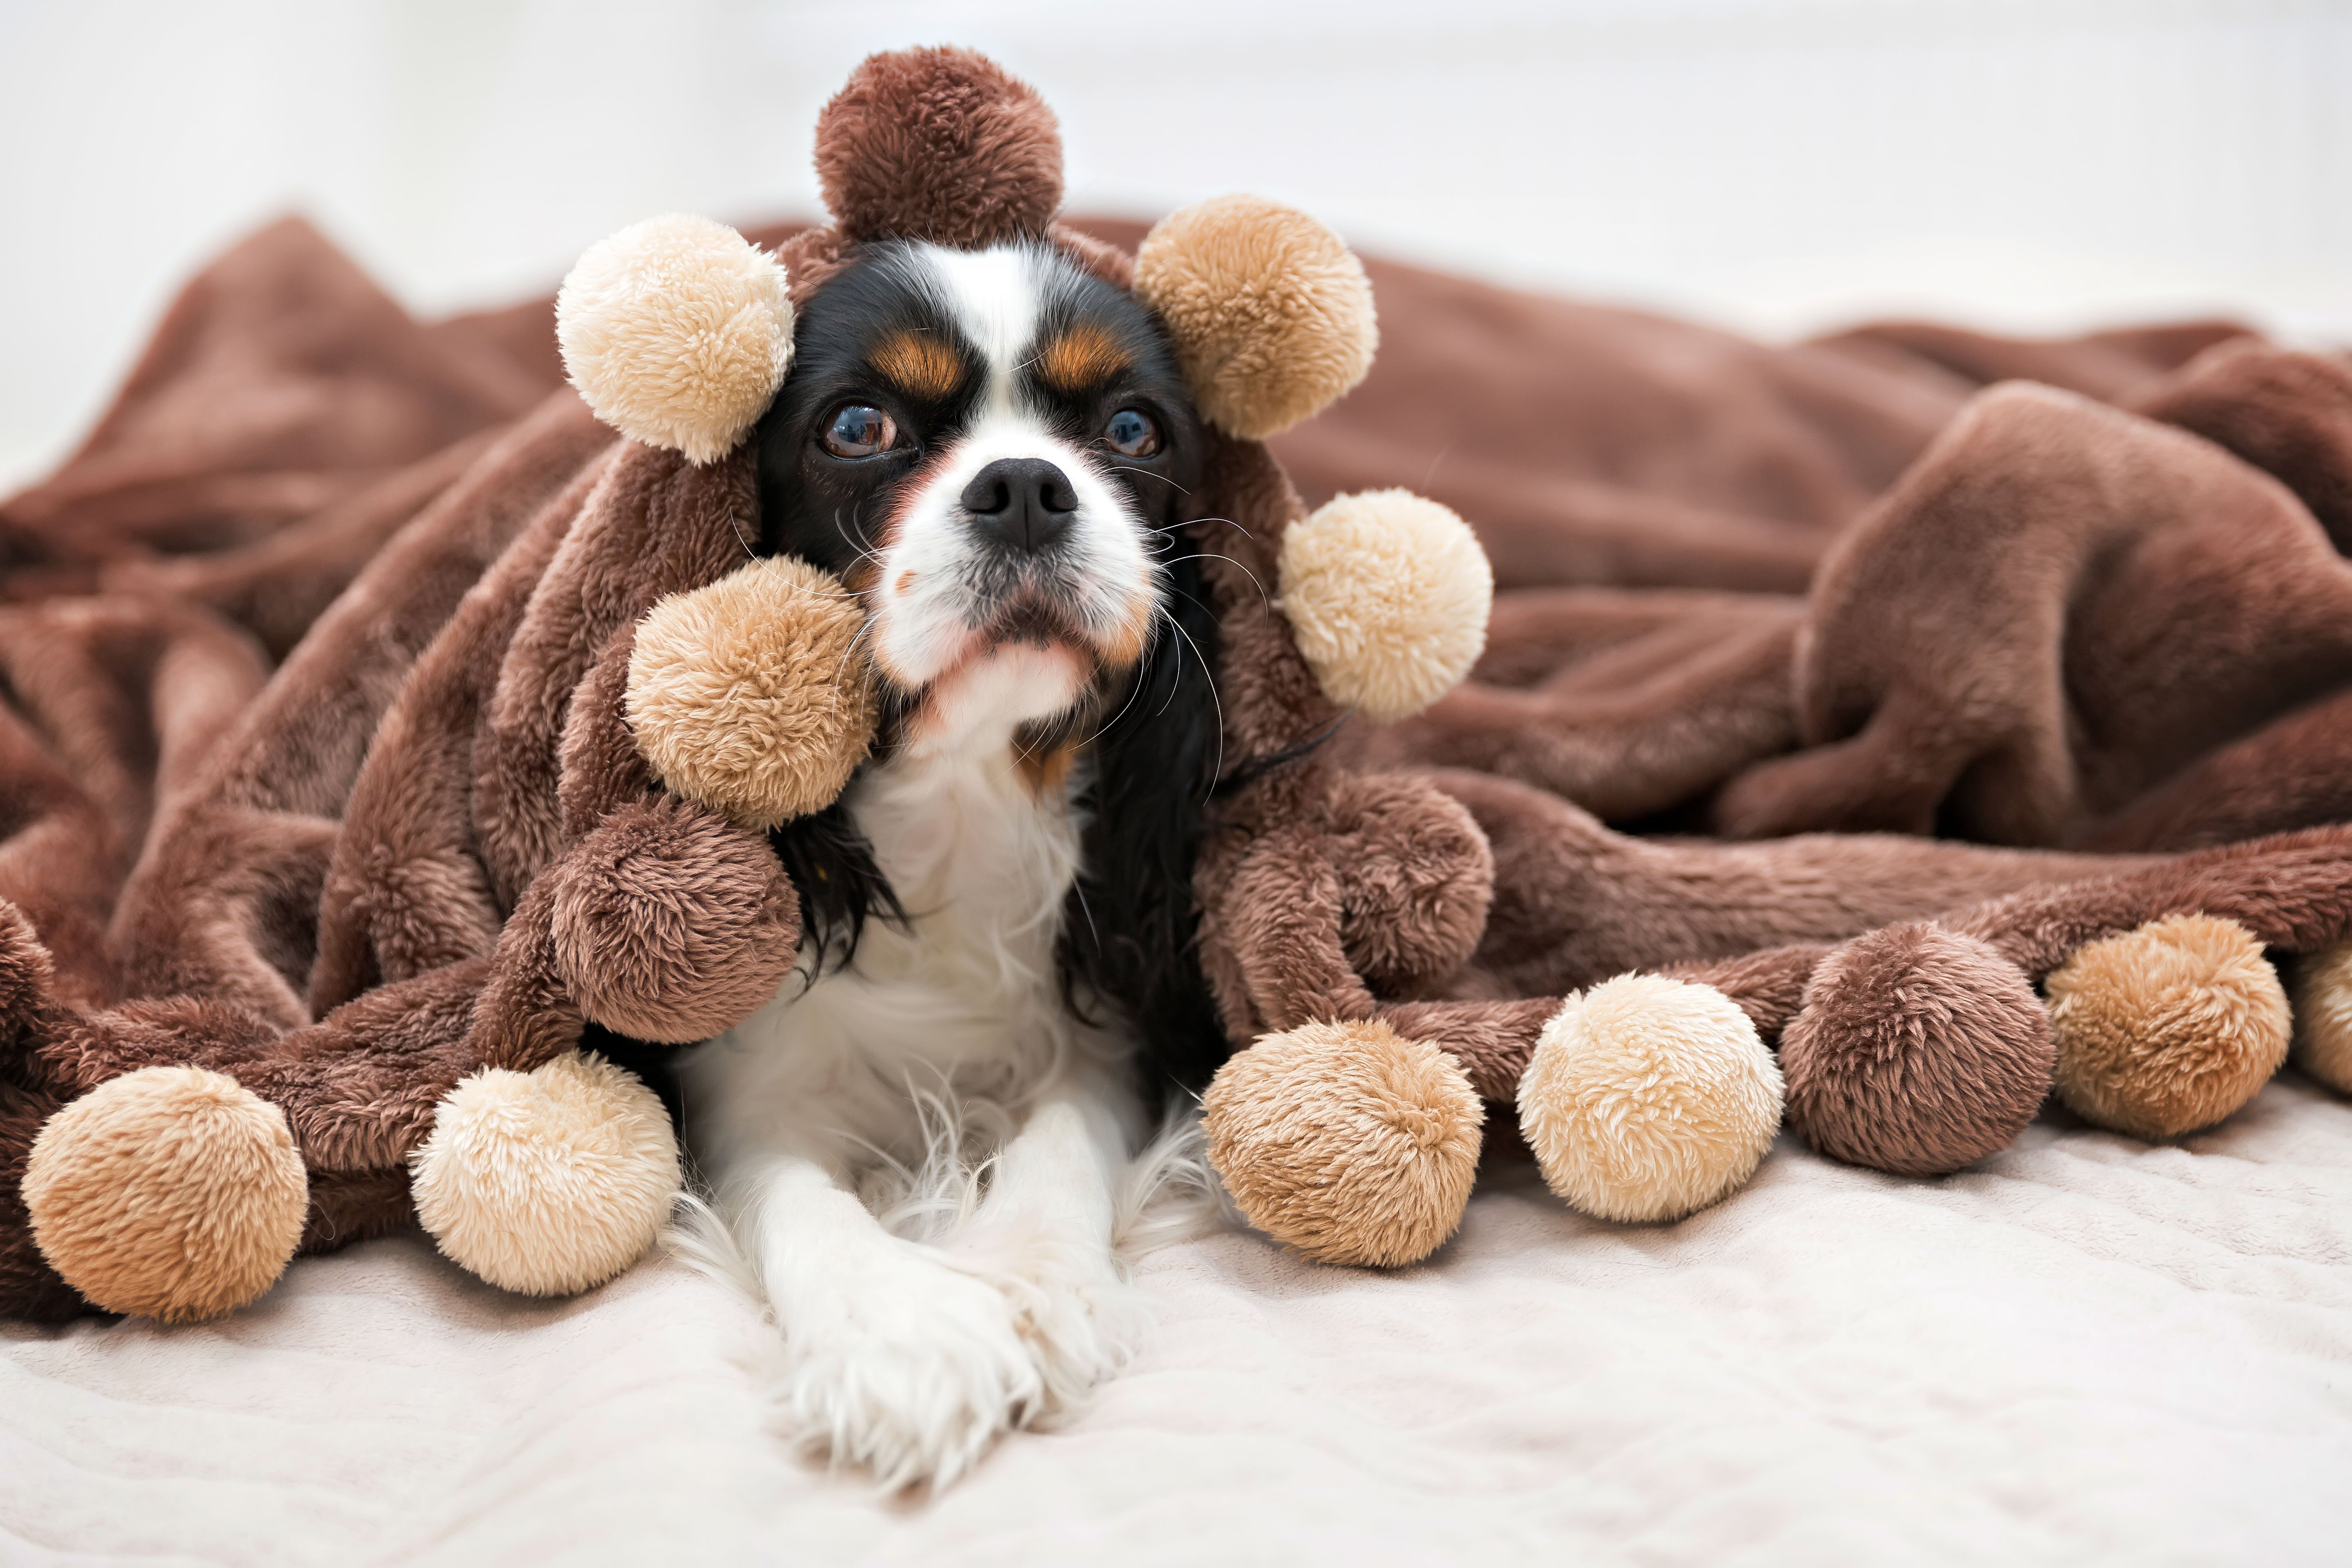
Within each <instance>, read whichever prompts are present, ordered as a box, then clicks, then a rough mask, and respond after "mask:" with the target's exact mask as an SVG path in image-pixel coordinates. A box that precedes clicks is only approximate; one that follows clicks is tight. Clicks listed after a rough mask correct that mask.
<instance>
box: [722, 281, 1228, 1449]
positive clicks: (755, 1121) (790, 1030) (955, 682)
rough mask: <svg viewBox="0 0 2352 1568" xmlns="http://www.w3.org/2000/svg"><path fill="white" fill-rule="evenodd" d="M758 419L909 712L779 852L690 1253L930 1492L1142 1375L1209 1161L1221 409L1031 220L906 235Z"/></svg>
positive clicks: (779, 538)
mask: <svg viewBox="0 0 2352 1568" xmlns="http://www.w3.org/2000/svg"><path fill="white" fill-rule="evenodd" d="M753 438H754V440H755V441H756V443H757V458H758V465H759V493H760V506H761V531H762V539H761V547H762V548H763V549H765V550H767V551H770V552H788V553H791V554H794V555H798V556H801V557H803V558H804V559H806V560H808V561H810V562H812V563H815V564H817V565H819V566H823V567H824V568H826V569H828V570H829V571H831V572H833V573H834V574H835V575H836V576H838V577H839V578H840V579H841V580H842V582H843V583H844V584H845V587H846V589H847V591H848V592H850V593H852V594H854V595H856V596H857V598H858V599H859V601H860V603H861V606H862V610H863V613H864V616H865V625H864V628H863V630H862V632H861V633H860V637H861V645H862V647H864V649H865V650H866V657H867V658H868V659H869V660H870V663H871V666H872V668H873V671H874V673H875V679H876V680H877V686H878V690H879V693H880V696H881V700H882V707H883V710H884V715H885V717H884V723H883V726H882V731H881V734H880V736H879V738H878V739H877V744H876V749H875V752H874V755H873V756H872V758H871V759H870V760H869V761H868V762H867V763H866V764H864V765H863V766H862V767H861V769H860V771H859V772H858V773H857V774H856V777H855V778H853V780H852V781H851V784H850V785H849V787H848V788H847V790H846V791H845V793H844V794H843V795H842V797H841V799H840V800H839V801H837V802H836V803H835V805H833V806H832V807H830V808H828V809H827V810H826V811H824V812H823V813H821V814H818V815H817V816H812V817H808V818H804V819H802V820H799V821H796V822H794V823H792V824H788V825H787V826H784V827H782V828H780V829H778V830H777V831H776V833H775V834H774V835H772V842H773V843H774V845H775V847H776V849H777V852H778V853H779V854H780V855H781V856H782V859H783V863H784V866H785V868H786V869H787V871H788V872H789V873H790V874H791V876H792V879H793V883H794V885H795V887H796V888H797V889H798V891H799V893H800V896H801V900H802V904H803V923H804V929H805V935H804V937H803V943H802V948H801V953H800V963H799V964H798V967H797V969H796V972H795V973H794V974H793V977H792V978H790V979H789V980H788V981H787V982H786V983H785V984H784V985H783V986H782V988H781V989H780V990H779V992H778V993H777V994H776V995H775V997H774V998H773V999H772V1000H771V1001H770V1002H768V1003H767V1004H766V1005H763V1006H762V1007H761V1008H760V1009H759V1010H758V1012H756V1013H755V1014H754V1015H753V1016H751V1017H750V1018H749V1019H747V1020H745V1021H744V1022H743V1023H742V1024H740V1025H739V1026H736V1027H735V1028H734V1029H732V1030H730V1032H729V1033H728V1034H726V1035H725V1036H722V1037H719V1038H718V1039H716V1040H713V1041H710V1042H709V1043H707V1044H705V1045H703V1046H700V1047H695V1048H694V1050H693V1051H692V1052H691V1053H690V1054H689V1055H688V1057H687V1058H685V1059H684V1060H683V1061H682V1062H681V1063H680V1066H679V1074H678V1077H679V1086H678V1087H679V1092H680V1098H681V1100H682V1103H683V1107H684V1112H685V1121H686V1126H687V1132H688V1149H689V1152H690V1153H691V1155H692V1157H693V1159H694V1160H695V1162H696V1163H697V1165H698V1170H699V1172H700V1174H701V1176H702V1179H703V1183H704V1186H705V1189H706V1190H707V1192H708V1193H709V1200H708V1204H707V1205H706V1206H705V1208H704V1209H703V1211H702V1212H703V1215H704V1219H703V1221H702V1226H703V1233H704V1239H705V1242H706V1243H707V1244H708V1245H709V1247H718V1246H720V1245H724V1246H725V1247H729V1248H730V1249H731V1256H732V1257H733V1258H735V1259H736V1260H737V1267H738V1270H739V1274H740V1277H742V1278H743V1279H745V1282H746V1284H747V1285H748V1286H750V1287H751V1288H753V1289H756V1290H757V1292H758V1293H759V1295H760V1296H761V1297H762V1298H763V1299H764V1300H765V1301H766V1303H767V1304H768V1307H769V1309H770V1310H771V1311H772V1314H773V1317H774V1320H775V1322H776V1324H777V1326H778V1327H779V1328H780V1330H781V1331H782V1357H781V1364H780V1367H779V1370H778V1373H777V1375H778V1387H777V1395H778V1406H779V1411H780V1414H781V1415H782V1419H783V1421H784V1422H785V1423H786V1424H787V1425H788V1426H789V1427H790V1428H792V1429H793V1431H794V1432H795V1433H796V1434H798V1435H799V1436H802V1437H803V1438H804V1439H806V1440H807V1441H808V1442H809V1443H811V1444H812V1445H813V1446H814V1447H816V1448H818V1449H820V1450H822V1451H823V1452H824V1453H825V1454H827V1455H829V1456H830V1457H831V1458H833V1459H834V1460H835V1462H836V1463H844V1464H848V1465H853V1466H856V1467H861V1468H866V1469H868V1470H870V1471H871V1472H872V1474H873V1475H874V1476H875V1477H876V1478H877V1479H878V1480H879V1481H880V1482H881V1483H882V1484H884V1485H885V1486H887V1487H890V1488H894V1489H895V1488H898V1487H902V1486H908V1485H912V1484H917V1483H924V1482H928V1483H931V1484H934V1485H944V1484H945V1483H947V1482H948V1481H950V1480H952V1479H954V1478H955V1477H956V1476H957V1475H958V1474H959V1473H961V1472H962V1471H963V1470H965V1469H967V1468H969V1467H970V1466H971V1464H972V1463H973V1462H974V1461H975V1460H976V1459H977V1458H979V1457H980V1456H981V1455H982V1453H984V1452H985V1451H986V1450H987V1449H988V1447H989V1446H990V1445H991V1444H992V1442H993V1441H994V1440H995V1439H996V1438H997V1436H1000V1435H1001V1434H1003V1432H1005V1431H1007V1430H1010V1429H1012V1428H1013V1427H1016V1426H1023V1425H1025V1424H1027V1423H1030V1422H1032V1421H1034V1420H1036V1419H1038V1418H1039V1417H1042V1416H1045V1415H1051V1414H1054V1413H1055V1412H1058V1411H1062V1410H1066V1409H1067V1408H1069V1407H1070V1406H1071V1405H1073V1404H1074V1403H1076V1401H1077V1400H1078V1399H1079V1398H1080V1397H1081V1396H1082V1395H1083V1394H1085V1393H1086V1391H1087V1389H1088V1388H1090V1387H1091V1386H1092V1385H1094V1384H1096V1383H1097V1382H1098V1381H1099V1380H1101V1379H1102V1378H1104V1377H1105V1376H1107V1375H1108V1374H1109V1373H1112V1372H1113V1371H1115V1370H1116V1369H1117V1367H1118V1364H1119V1363H1120V1362H1121V1360H1122V1358H1123V1357H1124V1355H1125V1354H1126V1353H1127V1352H1128V1349H1129V1345H1130V1344H1131V1342H1132V1338H1133V1328H1134V1325H1135V1319H1136V1309H1137V1305H1138V1304H1137V1303H1136V1302H1135V1301H1134V1300H1132V1299H1131V1298H1130V1297H1129V1294H1128V1290H1129V1288H1128V1287H1125V1286H1123V1285H1122V1273H1121V1264H1122V1256H1121V1252H1120V1242H1121V1234H1120V1233H1121V1230H1122V1226H1131V1223H1132V1221H1133V1219H1134V1216H1135V1215H1136V1213H1137V1212H1138V1210H1139V1204H1140V1202H1141V1197H1142V1194H1144V1193H1145V1191H1146V1190H1147V1189H1149V1188H1150V1187H1151V1186H1152V1185H1153V1184H1154V1183H1155V1181H1158V1180H1160V1179H1162V1178H1165V1177H1167V1176H1168V1175H1169V1174H1170V1173H1171V1172H1180V1171H1181V1170H1183V1169H1185V1168H1186V1161H1187V1156H1186V1154H1185V1153H1184V1150H1185V1147H1186V1145H1185V1144H1184V1143H1183V1141H1182V1139H1181V1134H1180V1135H1171V1134H1165V1133H1163V1134H1162V1135H1161V1136H1160V1137H1159V1138H1158V1139H1157V1140H1153V1139H1151V1138H1150V1108H1151V1102H1152V1099H1153V1097H1154V1095H1155V1093H1157V1092H1158V1091H1159V1089H1160V1086H1161V1085H1164V1084H1165V1083H1166V1082H1167V1081H1168V1080H1169V1079H1171V1078H1172V1077H1181V1076H1184V1071H1183V1067H1182V1064H1184V1063H1185V1062H1188V1061H1190V1062H1194V1063H1197V1062H1199V1061H1202V1060H1205V1059H1210V1058H1211V1054H1212V1053H1215V1052H1219V1051H1221V1049H1222V1034H1221V1031H1220V1030H1219V1028H1218V1025H1217V1022H1216V1018H1215V1016H1214V1014H1213V1011H1212V1009H1211V1005H1210V1003H1209V1000H1208V992H1207V987H1206V985H1205V984H1204V983H1203V982H1202V978H1201V973H1200V970H1199V966H1198V963H1197V960H1196V958H1195V957H1194V956H1193V952H1192V941H1193V929H1194V914H1193V910H1192V894H1191V860H1192V845H1193V842H1194V840H1195V838H1196V837H1197V835H1198V833H1199V832H1200V830H1201V825H1202V813H1203V811H1204V810H1205V803H1206V802H1207V801H1208V799H1209V797H1210V795H1211V794H1212V792H1213V788H1214V785H1215V782H1216V773H1217V769H1218V766H1219V746H1220V721H1219V716H1218V712H1217V708H1216V696H1215V692H1214V689H1213V685H1212V683H1211V679H1210V674H1209V671H1210V669H1211V668H1213V662H1214V659H1215V657H1216V652H1215V644H1214V639H1215V636H1216V626H1215V620H1214V617H1213V614H1212V612H1211V608H1210V606H1209V605H1208V603H1207V602H1206V601H1207V600H1208V597H1209V595H1208V593H1207V591H1206V589H1205V588H1204V587H1203V585H1202V578H1201V573H1200V568H1199V564H1198V562H1199V559H1200V557H1199V556H1198V555H1197V553H1194V552H1192V546H1191V544H1190V543H1189V542H1188V540H1187V538H1186V536H1185V534H1184V532H1183V531H1182V530H1183V525H1184V524H1185V523H1186V522H1188V521H1192V520H1193V518H1194V516H1195V511H1194V510H1193V509H1194V506H1195V499H1194V498H1195V496H1196V493H1197V491H1198V489H1199V487H1200V478H1201V467H1202V439H1203V437H1202V427H1201V423H1200V420H1199V417H1198V416H1197V415H1196V413H1195V411H1194V409H1193V406H1192V402H1191V400H1190V398H1189V397H1188V396H1187V395H1186V393H1185V390H1184V386H1183V383H1182V381H1181V376H1180V374H1179V372H1178V369H1177V365H1176V361H1175V358H1174V355H1173V353H1172V352H1171V347H1170V344H1169V342H1168V340H1167V337H1166V335H1165V333H1164V332H1163V331H1162V330H1161V328H1160V324H1159V323H1158V321H1156V319H1155V318H1154V317H1153V316H1152V315H1151V314H1150V311H1149V310H1146V309H1145V308H1144V307H1143V306H1142V305H1141V304H1140V303H1139V302H1138V301H1137V300H1136V299H1135V298H1134V297H1133V296H1132V295H1131V294H1129V292H1128V291H1127V290H1125V289H1120V288H1118V287H1117V286H1115V285H1113V284H1110V283H1108V282H1106V281H1104V280H1102V279H1098V278H1097V277H1094V276H1093V275H1091V274H1089V273H1088V272H1087V271H1085V270H1084V269H1082V268H1080V267H1078V266H1076V265H1075V264H1074V263H1073V261H1072V260H1071V259H1070V258H1068V257H1067V256H1066V255H1065V254H1063V253H1062V252H1060V251H1059V250H1057V249H1055V248H1054V247H1050V246H1047V245H1045V244H1043V243H1020V244H1011V245H1003V246H999V247H995V248H992V249H987V250H983V251H976V252H973V251H954V250H947V249H942V248H940V247H934V246H930V245H928V244H922V243H916V242H890V243H887V244H880V245H875V246H870V247H865V248H864V249H863V250H861V251H860V252H858V253H857V254H856V255H855V257H854V258H852V259H851V261H850V263H849V265H848V266H847V267H846V268H845V269H844V270H843V271H842V272H840V273H838V274H836V275H835V276H834V277H832V278H831V279H828V280H827V281H825V282H824V284H823V285H822V286H821V287H820V288H819V289H817V290H816V291H815V292H814V295H813V296H812V298H811V299H810V300H808V301H807V303H806V304H805V306H804V308H803V310H801V312H800V314H799V318H798V321H797V323H796V327H795V348H794V356H793V368H792V371H791V374H790V375H789V376H788V377H787V378H786V380H785V382H784V384H783V385H782V388H781V390H780V391H779V393H778V395H777V397H776V400H775V403H774V404H773V405H772V408H771V409H770V411H769V412H768V414H767V415H766V416H765V417H764V418H763V419H762V421H761V424H760V425H759V426H758V427H757V429H756V431H755V433H754V437H753ZM974 1162H977V1170H976V1171H975V1170H974V1169H973V1164H974ZM1194 1179H1195V1180H1201V1179H1203V1178H1200V1177H1198V1176H1197V1175H1196V1176H1195V1178H1194ZM877 1211H879V1212H877ZM722 1227H723V1231H724V1237H716V1236H713V1235H711V1234H710V1233H711V1232H712V1231H714V1230H717V1229H719V1228H722ZM1132 1239H1133V1238H1132V1237H1129V1242H1130V1243H1131V1242H1132Z"/></svg>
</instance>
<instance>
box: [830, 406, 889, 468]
mask: <svg viewBox="0 0 2352 1568" xmlns="http://www.w3.org/2000/svg"><path fill="white" fill-rule="evenodd" d="M897 445H898V422H897V421H896V420H894V419H892V418H891V417H890V416H888V415H887V414H885V413H883V412H882V411H881V410H880V409H879V408H877V407H875V406H873V405H871V404H866V403H850V404H845V405H842V406H841V407H839V408H837V409H835V410H834V415H833V421H832V423H831V424H829V425H827V426H825V427H824V449H825V450H826V451H828V452H830V453H832V454H833V455H834V456H835V457H836V458H870V457H872V456H874V454H876V453H877V452H887V451H888V450H889V449H890V448H891V447H895V446H897Z"/></svg>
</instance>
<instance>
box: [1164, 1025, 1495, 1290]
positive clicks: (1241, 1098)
mask: <svg viewBox="0 0 2352 1568" xmlns="http://www.w3.org/2000/svg"><path fill="white" fill-rule="evenodd" d="M1202 1112H1203V1121H1204V1123H1205V1127H1206V1131H1207V1132H1208V1135H1209V1163H1210V1164H1212V1165H1213V1166H1214V1167H1215V1168H1216V1172H1217V1176H1218V1178H1219V1180H1221V1181H1223V1183H1224V1185H1225V1191H1226V1192H1228V1193H1230V1194H1232V1195H1233V1199H1234V1203H1235V1204H1236V1205H1239V1206H1240V1208H1241V1211H1242V1213H1243V1214H1244V1215H1246V1216H1247V1217H1248V1219H1249V1222H1250V1223H1251V1224H1252V1225H1254V1226H1257V1227H1258V1229H1260V1230H1262V1231H1264V1232H1265V1233H1266V1234H1267V1235H1268V1236H1271V1237H1274V1238H1275V1239H1276V1241H1280V1242H1284V1243H1286V1244H1287V1245H1289V1246H1291V1247H1297V1249H1298V1250H1299V1251H1300V1252H1302V1253H1305V1254H1306V1255H1307V1257H1309V1258H1313V1259H1315V1260H1316V1261H1317V1262H1318V1263H1353V1264H1372V1265H1376V1266H1378V1267H1381V1268H1397V1267H1400V1266H1402V1265H1403V1264H1407V1263H1418V1262H1420V1261H1421V1260H1422V1259H1423V1258H1426V1257H1428V1256H1429V1255H1430V1254H1431V1253H1433V1252H1434V1251H1436V1250H1437V1248H1438V1247H1439V1246H1440V1245H1441V1244H1442V1243H1443V1242H1444V1240H1445V1238H1446V1237H1450V1236H1452V1235H1453V1234H1454V1229H1455V1227H1457V1226H1460V1225H1461V1223H1462V1211H1463V1209H1464V1207H1465V1205H1468V1203H1469V1202H1470V1184H1471V1183H1472V1181H1474V1180H1475V1178H1476V1176H1477V1173H1478V1148H1479V1144H1480V1142H1482V1130H1483V1128H1484V1126H1485V1123H1486V1107H1485V1106H1484V1105H1482V1104H1481V1103H1480V1102H1479V1100H1478V1093H1477V1091H1476V1090H1475V1089H1472V1088H1471V1087H1470V1076H1469V1074H1467V1073H1466V1072H1465V1071H1464V1070H1463V1068H1462V1064H1461V1063H1460V1062H1458V1061H1456V1060H1454V1058H1452V1057H1450V1056H1448V1055H1447V1054H1446V1053H1445V1052H1444V1051H1443V1050H1441V1049H1439V1048H1438V1047H1435V1046H1433V1045H1431V1044H1429V1043H1428V1042H1427V1041H1424V1040H1408V1039H1406V1038H1404V1037H1402V1036H1401V1035H1399V1034H1398V1033H1397V1032H1396V1031H1395V1030H1393V1029H1391V1028H1390V1027H1389V1026H1387V1025H1386V1024H1383V1023H1381V1022H1379V1021H1378V1020H1376V1019H1375V1020H1367V1021H1365V1022H1362V1023H1339V1024H1325V1023H1314V1024H1302V1025H1300V1026H1298V1027H1297V1028H1295V1029H1292V1030H1289V1031H1287V1032H1286V1033H1284V1034H1279V1035H1267V1036H1265V1037H1262V1038H1260V1039H1259V1040H1258V1042H1257V1043H1256V1044H1255V1045H1254V1046H1252V1047H1250V1048H1249V1049H1248V1050H1245V1051H1244V1052H1242V1053H1241V1054H1240V1055H1238V1056H1236V1057H1234V1058H1232V1059H1231V1060H1229V1061H1227V1062H1226V1063H1225V1065H1224V1066H1223V1067H1222V1068H1218V1069H1217V1076H1216V1078H1215V1079H1214V1080H1213V1082H1212V1083H1211V1084H1210V1085H1209V1092H1208V1093H1207V1094H1206V1095H1204V1096H1203V1097H1202Z"/></svg>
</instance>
